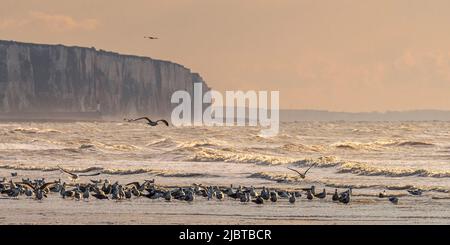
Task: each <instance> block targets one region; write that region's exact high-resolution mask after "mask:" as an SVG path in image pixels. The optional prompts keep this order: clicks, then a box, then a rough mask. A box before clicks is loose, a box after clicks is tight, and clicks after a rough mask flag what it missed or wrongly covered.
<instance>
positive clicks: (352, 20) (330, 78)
mask: <svg viewBox="0 0 450 245" xmlns="http://www.w3.org/2000/svg"><path fill="white" fill-rule="evenodd" d="M0 3H1V4H2V6H4V7H3V8H2V9H0V16H1V17H0V39H3V40H15V41H20V42H32V43H46V44H64V45H68V46H72V45H75V46H83V47H92V46H94V47H96V48H97V49H104V50H108V51H113V52H119V53H122V54H131V55H139V56H148V57H151V58H155V59H162V60H170V61H172V62H176V63H179V64H181V65H183V66H185V67H187V68H190V69H191V70H192V71H193V72H198V73H199V74H200V75H201V76H202V77H203V78H204V79H205V81H206V82H207V83H208V85H209V86H211V87H212V88H214V89H217V90H219V91H225V90H279V91H280V107H281V108H282V109H300V110H302V109H308V110H328V111H337V112H371V111H379V112H384V111H407V110H423V109H427V110H429V109H431V110H450V100H449V99H448V91H450V34H449V33H448V32H446V31H445V30H446V28H445V27H446V25H445V24H446V23H448V21H450V16H449V15H448V14H447V13H446V12H447V11H446V10H447V9H449V7H450V2H447V1H439V0H436V1H433V2H423V1H418V0H412V1H409V0H398V1H387V0H383V1H366V2H364V3H362V2H360V1H352V0H343V1H309V0H304V1H294V0H292V1H290V0H283V1H277V2H271V1H264V0H261V1H248V2H242V1H226V2H211V1H205V0H197V1H189V0H180V1H176V2H175V1H174V2H160V1H142V0H139V1H134V2H133V4H132V5H130V4H125V3H116V2H114V3H111V2H109V1H105V0H99V1H95V2H91V1H85V0H82V1H77V2H76V3H66V2H60V1H55V0H44V1H37V0H30V1H26V2H24V1H23V2H22V1H20V2H19V1H11V0H0ZM144 36H157V37H159V38H160V39H159V40H148V39H144V38H143V37H144Z"/></svg>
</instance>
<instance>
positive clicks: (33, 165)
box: [0, 122, 450, 225]
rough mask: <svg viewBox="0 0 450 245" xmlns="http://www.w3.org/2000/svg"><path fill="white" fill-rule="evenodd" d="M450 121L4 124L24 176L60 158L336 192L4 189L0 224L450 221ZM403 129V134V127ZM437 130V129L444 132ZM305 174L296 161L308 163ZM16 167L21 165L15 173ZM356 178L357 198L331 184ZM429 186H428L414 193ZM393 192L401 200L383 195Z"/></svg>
mask: <svg viewBox="0 0 450 245" xmlns="http://www.w3.org/2000/svg"><path fill="white" fill-rule="evenodd" d="M449 127H450V125H449V124H448V123H439V122H423V123H400V122H398V123H347V122H341V123H306V122H305V123H301V122H299V123H283V124H282V127H281V132H280V134H279V135H277V136H275V137H265V136H264V135H260V129H259V128H239V127H236V128H234V127H231V128H207V127H197V128H170V127H167V128H157V130H156V129H155V130H153V129H149V128H148V127H147V126H146V125H141V124H132V123H131V124H128V123H118V122H66V123H61V122H52V123H50V122H5V123H2V124H0V135H1V139H2V142H0V178H3V177H5V178H6V179H7V180H9V179H11V178H12V179H13V180H14V181H16V182H20V181H21V180H22V178H24V179H27V178H29V179H30V180H35V179H40V178H45V180H46V181H47V182H51V181H55V180H58V179H61V181H62V182H67V183H70V182H71V181H70V180H69V179H68V176H67V175H66V174H64V173H62V172H61V171H60V170H59V169H58V168H57V166H58V165H60V166H62V167H64V168H65V169H67V170H70V171H72V172H78V173H96V172H100V173H101V175H100V176H94V177H81V178H80V180H79V181H80V183H88V182H89V181H90V179H95V180H98V179H108V180H110V181H111V182H115V181H119V183H120V184H127V183H130V182H133V181H139V182H140V183H142V182H143V181H144V180H149V179H155V181H156V184H157V185H160V186H172V187H176V186H191V185H192V184H194V183H197V184H203V185H205V186H209V185H211V186H226V187H228V186H230V185H233V186H234V187H235V188H236V187H238V186H239V185H242V186H247V187H250V186H254V187H257V188H262V187H264V186H265V187H268V188H270V189H271V190H274V189H276V190H300V189H302V188H309V187H311V186H312V185H314V186H316V189H317V192H321V191H322V190H323V188H325V189H326V190H327V193H328V194H329V195H328V196H327V198H326V199H324V200H320V199H317V198H315V199H314V200H312V201H309V200H307V199H306V197H305V194H304V193H303V196H302V197H301V198H299V199H298V200H297V202H296V203H295V204H290V203H289V202H288V200H287V199H286V198H284V199H279V201H278V202H276V203H271V202H270V201H266V203H265V204H264V205H257V204H255V203H252V202H250V203H240V202H239V200H232V199H231V198H228V197H226V198H225V199H224V200H222V201H219V200H217V199H214V200H210V201H207V200H206V198H203V197H196V200H195V201H194V202H192V203H187V202H184V201H178V200H172V201H171V202H166V201H164V200H163V199H158V200H151V199H148V198H145V197H144V198H143V197H140V198H135V197H133V198H132V199H130V200H121V201H115V200H106V201H104V200H103V201H102V200H95V199H94V198H92V197H91V198H90V199H89V200H82V201H75V200H71V199H68V200H66V199H62V198H61V197H60V196H59V194H55V193H50V194H49V196H48V198H44V199H43V200H42V201H36V200H34V199H32V198H27V197H26V196H25V195H22V196H20V197H19V198H18V199H14V198H13V199H11V198H8V197H7V196H6V195H2V196H1V197H0V208H1V209H2V210H8V212H1V213H0V224H80V225H81V224H449V223H450V219H449V218H450V210H449V209H448V205H449V204H450V194H449V190H450V181H449V180H448V176H449V173H450V169H449V167H448V165H447V164H446V162H447V158H448V154H447V153H448V149H449V145H448V143H447V142H448V136H447V135H448V134H447V133H446V132H448V130H449ZM399 135H402V136H399ZM438 136H439V137H438ZM312 165H314V167H313V168H312V169H311V171H309V172H308V174H307V176H306V178H305V179H301V178H299V176H298V175H297V174H296V173H295V172H293V171H291V170H289V169H288V167H289V168H294V169H298V170H301V171H304V170H305V169H306V168H308V167H310V166H312ZM11 173H17V174H18V175H17V176H16V177H11ZM349 187H353V194H352V197H351V202H350V203H349V204H347V205H345V204H342V203H335V202H332V200H331V194H332V193H333V192H334V190H335V189H337V190H338V192H343V191H345V190H347V189H348V188H349ZM412 188H419V189H421V190H422V191H423V194H422V195H421V196H413V195H410V194H409V193H408V192H407V191H408V190H410V189H412ZM382 191H386V193H387V195H389V196H396V197H398V198H399V203H398V205H394V204H392V203H391V202H389V200H388V199H387V198H378V194H379V193H380V192H382Z"/></svg>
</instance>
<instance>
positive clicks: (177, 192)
mask: <svg viewBox="0 0 450 245" xmlns="http://www.w3.org/2000/svg"><path fill="white" fill-rule="evenodd" d="M59 168H60V170H61V172H62V173H64V174H67V175H68V177H69V178H70V180H71V182H70V183H66V182H62V181H61V179H59V180H57V181H53V182H46V181H45V179H44V178H42V179H36V180H30V179H29V178H27V179H24V178H22V180H21V181H14V180H13V179H12V178H11V179H10V180H9V181H8V180H7V179H6V178H3V179H2V180H0V193H1V195H6V196H8V197H9V198H19V197H20V196H22V195H25V196H26V197H28V198H34V199H36V200H43V199H44V198H46V197H48V195H49V194H50V193H55V194H59V195H60V196H61V197H62V198H64V199H74V200H88V199H89V198H91V197H93V198H96V199H100V200H104V199H111V200H123V199H131V198H133V197H146V198H149V199H164V200H166V201H172V200H180V201H186V202H192V201H194V200H195V199H196V198H204V199H207V200H211V199H218V200H223V199H224V198H226V197H228V198H231V199H234V200H239V201H240V202H242V203H246V202H253V203H256V204H259V205H260V204H264V203H265V202H272V203H275V202H277V201H278V200H279V199H287V200H288V201H289V203H291V204H294V203H295V202H296V200H297V199H299V198H301V197H302V196H306V199H308V200H313V199H315V198H317V199H325V198H326V197H327V196H329V194H328V193H327V191H326V189H325V188H324V189H323V191H322V192H319V193H316V188H315V186H311V187H310V188H302V189H300V190H296V191H288V190H275V189H274V190H270V189H269V188H266V187H262V189H261V188H260V189H259V190H258V189H257V188H255V187H253V186H250V187H243V186H239V187H237V188H234V187H233V185H231V186H230V187H219V186H204V185H201V184H193V185H191V186H188V187H163V186H158V185H156V184H155V180H154V179H153V180H145V181H144V182H143V183H139V182H131V183H128V184H125V185H122V184H120V183H119V182H114V183H112V182H111V181H109V180H107V179H104V180H102V179H100V180H92V179H91V180H90V181H89V182H88V183H78V180H79V179H80V177H81V176H97V175H100V174H101V173H94V174H76V173H72V172H70V171H67V170H65V169H63V168H61V167H59ZM308 170H309V169H308ZM308 170H307V171H308ZM293 171H296V170H293ZM307 171H306V172H307ZM296 172H298V171H296ZM299 174H300V173H299ZM305 174H306V173H303V176H304V175H305ZM11 176H12V177H17V176H18V174H17V173H11ZM408 192H409V193H410V194H411V195H421V194H422V191H421V190H419V189H414V190H408ZM351 196H352V188H351V187H350V188H349V189H347V190H346V191H343V192H340V193H339V192H338V190H337V189H335V191H334V193H333V194H332V197H331V199H332V201H333V202H339V203H344V204H348V203H349V202H350V200H351ZM378 197H379V198H387V199H388V200H389V201H390V202H391V203H393V204H398V201H399V200H398V197H396V196H389V195H387V194H386V192H385V191H383V192H381V193H380V194H379V195H378Z"/></svg>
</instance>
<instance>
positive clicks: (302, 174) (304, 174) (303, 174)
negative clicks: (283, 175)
mask: <svg viewBox="0 0 450 245" xmlns="http://www.w3.org/2000/svg"><path fill="white" fill-rule="evenodd" d="M316 165H317V164H313V165H311V166H310V167H309V168H308V169H306V171H305V172H304V173H301V172H300V171H298V170H296V169H293V168H289V167H288V168H287V169H289V170H291V171H294V172H296V173H297V174H298V175H300V178H302V179H304V178H306V173H308V171H309V170H310V169H311V168H312V167H314V166H316Z"/></svg>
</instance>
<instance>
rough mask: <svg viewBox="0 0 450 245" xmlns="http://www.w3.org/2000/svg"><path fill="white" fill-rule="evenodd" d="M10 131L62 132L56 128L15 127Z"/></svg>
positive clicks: (29, 132)
mask: <svg viewBox="0 0 450 245" xmlns="http://www.w3.org/2000/svg"><path fill="white" fill-rule="evenodd" d="M10 133H24V134H39V133H62V132H61V131H59V130H56V129H38V128H20V127H19V128H15V129H13V130H11V131H10Z"/></svg>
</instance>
